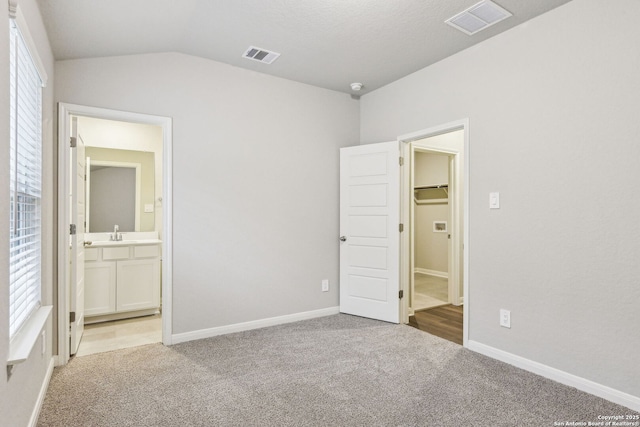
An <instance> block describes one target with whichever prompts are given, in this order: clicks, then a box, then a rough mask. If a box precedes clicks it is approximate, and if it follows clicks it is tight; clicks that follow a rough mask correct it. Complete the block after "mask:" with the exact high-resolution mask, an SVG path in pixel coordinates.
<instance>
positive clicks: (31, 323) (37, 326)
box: [7, 305, 53, 366]
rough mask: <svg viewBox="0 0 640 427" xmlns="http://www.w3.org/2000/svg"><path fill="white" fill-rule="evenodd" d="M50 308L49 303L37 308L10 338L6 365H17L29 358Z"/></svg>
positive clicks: (51, 307)
mask: <svg viewBox="0 0 640 427" xmlns="http://www.w3.org/2000/svg"><path fill="white" fill-rule="evenodd" d="M52 309H53V306H51V305H46V306H43V307H40V308H39V309H37V310H36V311H35V313H33V314H32V315H31V317H29V320H27V323H25V325H24V326H23V327H22V330H20V332H18V334H17V335H16V336H15V337H14V338H13V339H12V340H11V344H10V345H9V360H7V365H8V366H12V365H17V364H18V363H22V362H24V361H26V360H27V359H28V358H29V354H31V350H33V346H35V345H36V342H37V341H38V338H39V337H40V332H41V331H42V328H44V325H45V323H47V319H48V318H49V315H50V314H51V310H52Z"/></svg>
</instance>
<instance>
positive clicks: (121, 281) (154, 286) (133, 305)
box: [116, 259, 160, 311]
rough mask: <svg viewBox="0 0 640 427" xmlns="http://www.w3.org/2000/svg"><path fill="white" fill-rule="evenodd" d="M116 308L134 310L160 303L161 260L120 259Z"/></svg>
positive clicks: (156, 305) (152, 306)
mask: <svg viewBox="0 0 640 427" xmlns="http://www.w3.org/2000/svg"><path fill="white" fill-rule="evenodd" d="M117 276H118V278H117V285H116V289H117V290H116V310H117V311H132V310H144V309H147V308H155V307H158V306H159V305H160V285H159V284H160V260H159V259H142V260H129V261H118V271H117Z"/></svg>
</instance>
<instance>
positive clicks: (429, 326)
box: [409, 304, 462, 345]
mask: <svg viewBox="0 0 640 427" xmlns="http://www.w3.org/2000/svg"><path fill="white" fill-rule="evenodd" d="M409 326H413V327H414V328H417V329H420V330H421V331H424V332H428V333H430V334H432V335H436V336H438V337H440V338H444V339H446V340H449V341H452V342H454V343H456V344H460V345H462V306H461V305H460V306H455V305H451V304H449V305H443V306H440V307H435V308H430V309H427V310H422V311H416V313H415V315H414V316H411V317H409Z"/></svg>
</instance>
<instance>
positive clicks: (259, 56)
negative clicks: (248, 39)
mask: <svg viewBox="0 0 640 427" xmlns="http://www.w3.org/2000/svg"><path fill="white" fill-rule="evenodd" d="M279 56H280V54H279V53H276V52H272V51H270V50H266V49H262V48H260V47H255V46H249V49H247V50H246V51H245V52H244V53H243V54H242V57H243V58H247V59H252V60H254V61H258V62H262V63H263V64H271V63H272V62H273V61H275V60H276V59H278V57H279Z"/></svg>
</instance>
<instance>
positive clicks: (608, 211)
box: [361, 0, 640, 396]
mask: <svg viewBox="0 0 640 427" xmlns="http://www.w3.org/2000/svg"><path fill="white" fill-rule="evenodd" d="M638 16H640V2H638V1H635V0H619V1H616V2H602V1H599V0H574V1H572V2H570V3H567V4H565V5H563V6H561V7H559V8H557V9H555V10H553V11H551V12H549V13H547V14H545V15H542V16H540V17H538V18H535V19H533V20H532V21H529V22H528V23H525V24H523V25H520V26H518V27H516V28H514V29H512V30H510V31H507V32H506V33H503V34H501V35H499V36H496V37H493V38H491V39H489V40H488V41H486V42H483V43H481V44H479V45H477V46H475V47H473V48H470V49H468V50H466V51H463V52H461V53H459V54H457V55H455V56H453V57H450V58H448V59H445V60H443V61H441V62H439V63H437V64H434V65H432V66H430V67H428V68H425V69H423V70H421V71H419V72H417V73H414V74H412V75H410V76H408V77H406V78H403V79H401V80H399V81H397V82H394V83H392V84H390V85H388V86H386V87H383V88H381V89H379V90H376V91H374V92H372V93H370V94H367V95H364V96H363V97H362V98H361V142H362V143H371V142H377V141H386V140H389V139H393V138H395V137H396V136H398V135H402V134H405V133H408V132H413V131H417V130H420V129H424V128H428V127H431V126H435V125H440V124H443V123H447V122H451V121H453V120H457V119H461V118H465V117H468V118H469V123H470V133H469V141H470V142H469V153H468V154H469V156H470V157H469V161H470V188H469V192H470V206H469V214H470V229H469V233H470V234H469V236H470V237H469V239H470V244H469V250H470V259H469V272H470V274H469V287H470V288H469V289H470V294H469V296H468V297H469V299H470V309H471V313H470V322H471V325H470V330H469V339H470V340H473V341H476V342H479V343H483V344H485V345H488V346H491V347H494V348H496V349H499V350H503V351H506V352H508V353H512V354H515V355H518V356H522V357H524V358H527V359H530V360H533V361H536V362H539V363H542V364H544V365H547V366H550V367H553V368H557V369H559V370H561V371H564V372H567V373H570V374H573V375H576V376H578V377H582V378H585V379H588V380H591V381H594V382H596V383H599V384H602V385H605V386H609V387H612V388H613V389H616V390H619V391H622V392H624V393H628V394H631V395H633V396H640V370H638V367H637V355H638V354H640V334H638V326H639V325H640V310H638V301H640V286H639V285H638V277H640V262H638V254H640V221H638V218H640V198H638V197H636V195H637V194H638V193H639V192H640V144H639V143H638V137H639V136H640V125H639V124H638V123H639V121H638V114H639V112H640V79H639V78H638V70H640V50H639V49H638V40H640V26H638V25H637V17H638ZM491 191H499V192H500V196H501V199H500V202H501V207H500V209H499V210H489V209H488V195H489V192H491ZM500 308H506V309H509V310H511V316H512V327H511V329H505V328H501V327H499V325H498V313H499V309H500Z"/></svg>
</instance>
